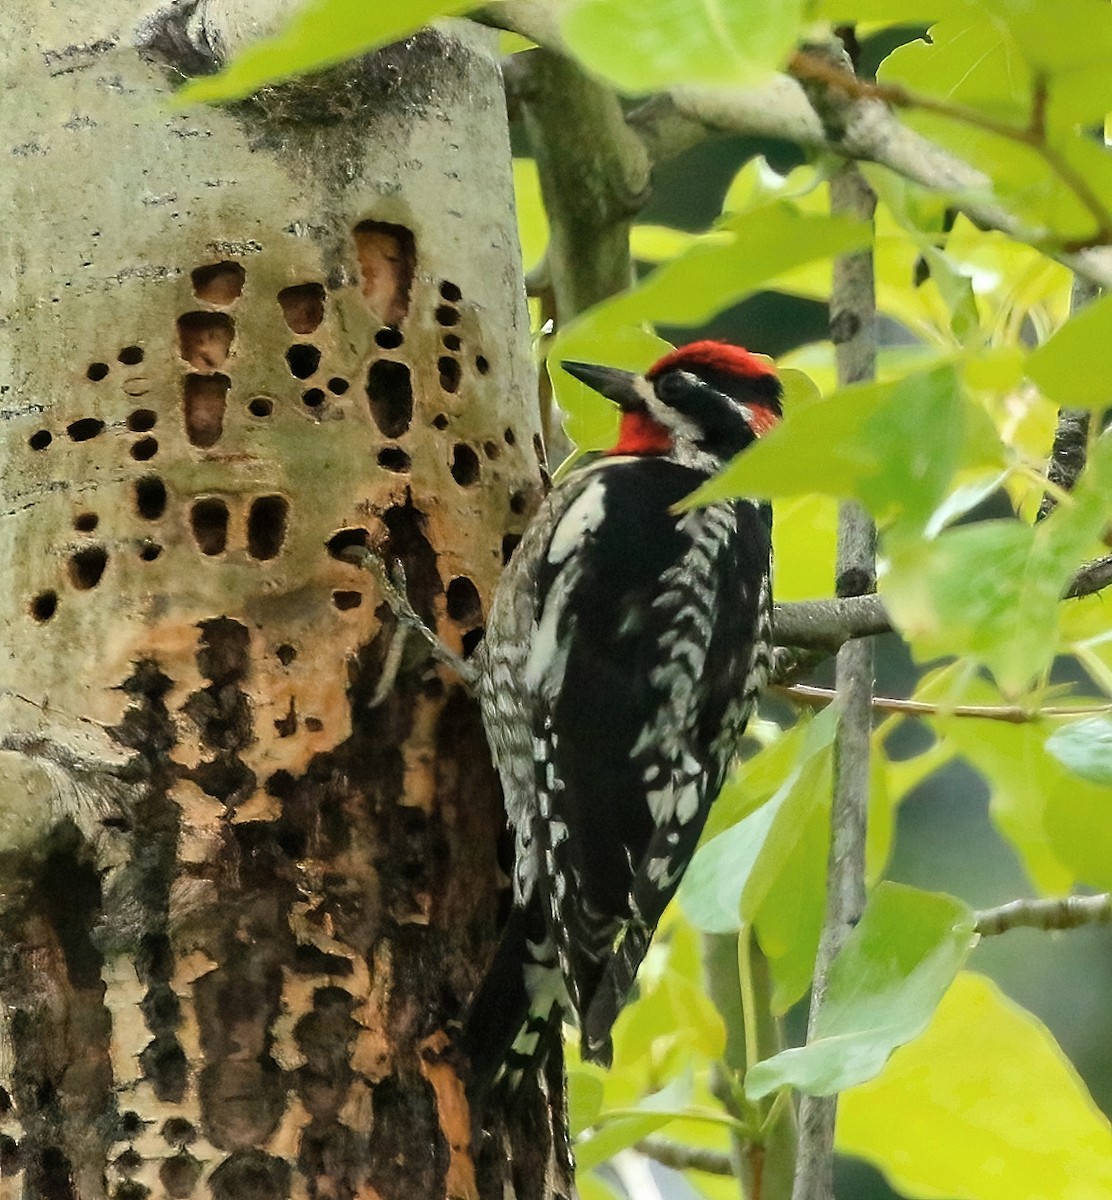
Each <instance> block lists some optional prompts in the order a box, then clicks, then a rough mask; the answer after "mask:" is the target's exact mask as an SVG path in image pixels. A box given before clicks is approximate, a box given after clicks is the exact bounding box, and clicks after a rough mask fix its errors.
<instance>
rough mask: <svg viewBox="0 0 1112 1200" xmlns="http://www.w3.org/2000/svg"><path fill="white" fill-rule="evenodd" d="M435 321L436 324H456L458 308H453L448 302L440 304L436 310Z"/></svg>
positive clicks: (457, 322) (457, 321)
mask: <svg viewBox="0 0 1112 1200" xmlns="http://www.w3.org/2000/svg"><path fill="white" fill-rule="evenodd" d="M436 323H437V324H438V325H458V324H459V309H458V308H453V307H452V306H451V305H450V304H441V305H440V307H439V308H438V309H437V310H436Z"/></svg>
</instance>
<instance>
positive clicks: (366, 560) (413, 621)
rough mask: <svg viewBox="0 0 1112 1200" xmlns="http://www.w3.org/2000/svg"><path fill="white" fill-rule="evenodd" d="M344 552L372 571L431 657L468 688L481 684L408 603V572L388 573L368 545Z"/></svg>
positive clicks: (472, 669) (396, 612)
mask: <svg viewBox="0 0 1112 1200" xmlns="http://www.w3.org/2000/svg"><path fill="white" fill-rule="evenodd" d="M341 553H342V556H343V558H344V559H346V560H347V561H348V562H350V563H352V564H353V565H354V566H357V567H361V568H362V569H363V570H364V571H367V572H369V573H370V575H371V576H372V578H373V579H374V581H375V586H376V587H377V588H378V591H379V595H381V596H382V598H383V600H385V601H386V603H387V604H388V605H389V606H390V610H391V612H393V614H394V616H395V618H396V619H397V621H398V624H399V625H401V626H403V627H404V628H406V629H408V630H411V631H412V632H414V633H416V634H419V635H420V636H421V637H422V638H423V639H424V641H425V643H426V644H427V646H428V648H429V650H430V651H431V652H432V656H433V657H434V658H435V659H436V660H437V661H438V662H442V663H443V664H444V665H445V666H446V667H450V668H451V669H452V670H453V671H454V672H455V673H456V674H457V675H458V676H459V677H460V679H461V680H462V682H463V683H464V685H465V686H466V687H467V688H469V689H471V690H474V688H475V686H476V685H477V683H478V675H479V673H478V671H477V670H476V669H475V667H474V666H473V665H472V664H471V663H469V662H467V660H466V659H463V658H461V657H460V656H459V655H458V654H457V653H456V652H455V651H454V650H452V649H451V648H450V647H448V646H446V645H445V644H444V643H443V642H442V641H441V640H440V638H439V637H437V635H436V631H435V630H432V629H430V628H429V627H428V626H427V625H426V624H425V622H424V621H423V620H422V619H421V616H420V614H419V613H418V612H417V610H416V609H415V608H414V607H413V605H412V604H411V603H410V602H409V596H408V595H407V593H406V584H405V572H404V571H403V570H402V568H401V565H400V564H399V565H398V566H397V567H395V569H394V571H393V573H391V572H389V571H388V570H387V568H386V564H385V563H384V562H383V561H382V559H381V558H379V557H378V555H377V554H375V553H374V551H373V550H371V549H370V548H369V547H367V546H348V547H347V548H345V549H344V550H343V551H342V552H341ZM392 649H393V647H392ZM395 653H398V654H400V651H395ZM387 657H388V658H389V657H390V655H389V654H388V656H387ZM395 671H396V664H395ZM378 702H381V700H379V701H378Z"/></svg>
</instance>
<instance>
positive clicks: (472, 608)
mask: <svg viewBox="0 0 1112 1200" xmlns="http://www.w3.org/2000/svg"><path fill="white" fill-rule="evenodd" d="M446 600H447V606H448V616H449V617H451V618H452V620H453V621H457V622H459V623H460V624H461V625H473V624H475V622H476V621H481V620H482V619H483V605H482V601H481V600H480V599H479V589H478V588H477V587H476V586H475V584H474V583H473V582H472V580H470V579H468V577H467V576H466V575H457V576H456V577H455V579H453V580H452V581H451V582H450V583H449V584H448V593H447V597H446Z"/></svg>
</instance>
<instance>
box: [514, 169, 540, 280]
mask: <svg viewBox="0 0 1112 1200" xmlns="http://www.w3.org/2000/svg"><path fill="white" fill-rule="evenodd" d="M513 170H514V205H515V207H516V209H517V236H518V240H519V241H520V242H521V261H522V265H523V266H524V267H525V270H526V271H529V270H531V269H532V268H533V267H535V266H536V265H537V264H538V263H539V262H540V260H541V259H542V258H543V257H544V252H545V248H546V247H547V246H548V216H547V214H546V213H545V211H544V201H543V200H542V199H541V184H540V179H539V178H538V176H537V164H536V161H535V160H534V159H531V158H515V159H514V167H513Z"/></svg>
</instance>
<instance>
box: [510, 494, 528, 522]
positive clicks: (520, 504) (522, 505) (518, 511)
mask: <svg viewBox="0 0 1112 1200" xmlns="http://www.w3.org/2000/svg"><path fill="white" fill-rule="evenodd" d="M528 507H529V493H528V492H514V494H513V495H512V496H511V497H510V512H512V513H513V514H514V515H515V516H518V517H520V516H521V515H522V514H523V513H524V512H525V510H526V509H527V508H528Z"/></svg>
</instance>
